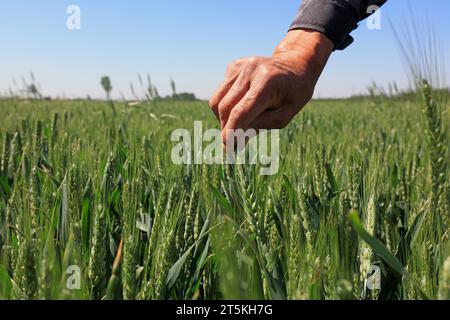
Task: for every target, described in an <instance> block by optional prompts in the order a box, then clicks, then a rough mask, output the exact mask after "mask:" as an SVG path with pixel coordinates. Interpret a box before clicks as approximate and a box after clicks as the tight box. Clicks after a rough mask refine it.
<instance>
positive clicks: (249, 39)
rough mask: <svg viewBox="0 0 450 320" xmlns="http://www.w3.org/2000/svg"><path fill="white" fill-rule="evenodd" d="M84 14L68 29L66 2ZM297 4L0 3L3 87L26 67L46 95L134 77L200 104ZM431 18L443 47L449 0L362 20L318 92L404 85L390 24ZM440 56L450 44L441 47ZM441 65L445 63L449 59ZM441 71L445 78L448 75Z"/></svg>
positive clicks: (413, 2)
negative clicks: (376, 22)
mask: <svg viewBox="0 0 450 320" xmlns="http://www.w3.org/2000/svg"><path fill="white" fill-rule="evenodd" d="M72 4H73V5H78V6H79V7H80V8H81V30H78V31H69V30H68V29H67V28H66V20H67V18H68V15H67V14H66V9H67V7H68V6H69V5H72ZM299 4H300V0H277V1H275V0H246V1H243V0H191V1H187V0H129V1H121V0H108V1H106V0H70V1H65V0H39V1H38V0H8V1H7V0H3V1H1V2H0V53H1V59H0V91H1V92H5V91H6V90H7V89H8V88H9V87H14V80H13V79H16V80H15V81H16V82H17V83H18V86H20V83H21V80H20V79H21V76H25V77H26V78H29V74H30V71H32V72H33V73H34V74H35V76H36V78H37V80H38V82H39V83H40V84H41V90H42V92H43V93H44V94H45V95H52V96H56V95H60V96H63V95H64V96H66V97H85V96H86V95H87V94H89V95H91V96H92V97H103V96H104V94H103V92H102V89H101V87H100V85H99V82H100V80H99V79H100V77H101V76H102V75H104V74H107V75H109V76H110V77H111V80H112V83H113V87H114V89H113V96H114V97H120V94H121V93H122V94H124V95H125V96H127V97H129V96H130V89H129V88H130V86H129V84H130V82H131V81H132V82H134V84H135V86H136V87H138V86H137V83H138V81H137V75H138V74H142V75H146V74H147V73H148V74H150V75H151V77H152V79H153V81H154V83H155V84H156V86H157V87H158V89H159V91H160V92H161V93H162V94H167V93H169V91H170V86H169V80H170V79H171V78H173V79H175V81H176V83H177V87H178V91H189V92H195V93H196V94H197V95H198V96H199V97H201V98H204V99H207V98H208V97H209V96H210V95H211V94H212V92H213V91H214V89H215V88H216V86H217V85H218V84H219V82H220V81H221V80H222V77H223V74H224V71H225V68H226V65H227V64H228V63H229V62H230V61H231V60H234V59H237V58H240V57H243V56H251V55H270V54H271V52H272V50H273V48H274V47H275V46H276V44H277V43H278V42H279V41H280V40H281V39H282V38H283V36H284V35H285V33H286V31H287V29H288V27H289V24H290V23H291V21H292V20H293V18H294V16H295V14H296V11H297V9H298V7H299ZM408 4H409V5H410V6H411V8H412V9H413V12H414V15H415V17H416V18H417V17H418V18H421V19H422V18H425V17H428V18H429V19H431V20H432V21H433V24H434V25H435V27H436V29H437V30H438V32H439V36H440V39H441V41H442V44H443V45H444V46H446V45H447V46H448V43H450V41H449V40H450V19H448V14H449V12H450V1H448V0H427V1H425V0H390V1H388V4H387V5H386V6H385V7H383V11H382V28H381V30H369V29H368V28H367V27H366V25H365V24H362V25H361V27H360V28H359V29H358V30H357V31H355V32H354V33H353V35H354V37H355V43H354V44H353V45H352V46H351V47H349V48H348V49H347V50H345V51H343V52H336V53H334V54H333V56H332V58H331V60H330V62H329V65H328V66H327V69H326V70H325V72H324V75H323V77H322V79H321V80H320V82H319V84H318V86H317V89H316V96H320V97H341V96H348V95H351V94H356V93H361V92H365V91H366V88H367V86H368V85H369V84H370V83H372V82H373V81H375V82H377V83H378V84H386V83H387V82H389V81H396V82H397V83H399V84H400V86H405V85H406V84H407V80H406V76H405V72H404V67H403V65H402V63H401V59H400V55H399V53H398V49H397V46H396V42H395V38H394V36H393V35H392V30H391V28H390V26H389V22H388V19H390V20H391V21H393V23H394V24H396V25H401V24H402V23H403V22H404V21H405V20H408V19H411V17H410V15H409V10H408ZM444 49H445V50H446V52H448V50H449V49H450V48H448V47H446V48H444ZM445 60H446V66H447V71H448V70H449V69H448V66H450V61H449V56H448V55H446V58H445ZM447 74H448V72H447Z"/></svg>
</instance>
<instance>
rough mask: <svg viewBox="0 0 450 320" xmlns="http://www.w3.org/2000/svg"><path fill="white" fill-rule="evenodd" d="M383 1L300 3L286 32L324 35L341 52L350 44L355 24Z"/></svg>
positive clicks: (383, 1) (312, 0) (341, 0)
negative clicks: (303, 31)
mask: <svg viewBox="0 0 450 320" xmlns="http://www.w3.org/2000/svg"><path fill="white" fill-rule="evenodd" d="M386 1H387V0H303V2H302V5H301V7H300V10H299V12H298V14H297V17H296V18H295V20H294V22H293V23H292V25H291V27H290V29H289V30H295V29H312V30H317V31H319V32H321V33H323V34H325V35H326V36H327V37H328V38H330V39H331V41H333V43H334V46H335V49H337V50H342V49H345V48H346V47H347V46H349V45H350V44H351V43H352V42H353V38H352V37H351V36H350V32H352V31H353V30H354V29H356V27H357V26H358V22H360V21H361V20H363V19H365V18H367V17H368V16H370V13H373V12H374V10H371V9H372V6H382V5H383V4H384V3H385V2H386Z"/></svg>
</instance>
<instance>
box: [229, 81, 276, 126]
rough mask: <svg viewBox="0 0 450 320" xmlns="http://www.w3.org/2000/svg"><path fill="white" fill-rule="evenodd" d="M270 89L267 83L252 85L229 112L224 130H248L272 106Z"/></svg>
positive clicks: (260, 82)
mask: <svg viewBox="0 0 450 320" xmlns="http://www.w3.org/2000/svg"><path fill="white" fill-rule="evenodd" d="M272 89H273V88H272V87H271V84H270V83H269V82H267V81H259V82H256V83H255V82H254V83H252V84H251V86H250V89H249V90H248V92H247V93H246V94H245V96H244V97H243V98H242V99H241V100H240V101H239V103H238V104H237V105H236V106H235V107H234V108H233V109H232V110H231V112H230V116H229V117H228V121H227V124H226V126H225V128H224V129H228V130H236V129H243V130H246V129H248V128H249V127H250V124H251V123H252V122H253V121H254V120H255V119H256V118H257V117H258V116H259V115H261V114H262V113H263V112H264V111H265V110H266V109H268V108H270V107H271V106H273V104H274V101H273V96H274V94H273V92H272Z"/></svg>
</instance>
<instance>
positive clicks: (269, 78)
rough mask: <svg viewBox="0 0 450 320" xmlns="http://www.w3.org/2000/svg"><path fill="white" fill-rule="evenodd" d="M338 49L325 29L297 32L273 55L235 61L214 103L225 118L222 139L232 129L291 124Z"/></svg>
mask: <svg viewBox="0 0 450 320" xmlns="http://www.w3.org/2000/svg"><path fill="white" fill-rule="evenodd" d="M333 49H334V45H333V43H332V42H331V40H330V39H328V38H327V37H326V36H325V35H323V34H322V33H320V32H317V31H313V30H293V31H290V32H289V33H288V34H287V35H286V37H285V38H284V39H283V41H282V42H281V43H280V44H279V45H278V46H277V47H276V49H275V51H274V53H273V55H272V56H271V57H251V58H243V59H239V60H237V61H235V62H233V63H231V64H230V65H229V66H228V69H227V72H226V75H225V80H224V81H223V83H222V84H221V86H220V87H219V88H218V89H217V91H216V92H215V94H214V96H213V97H212V98H211V100H210V102H209V104H210V107H211V109H212V110H213V111H214V113H215V114H216V116H217V118H218V119H219V121H220V126H221V129H222V140H223V143H224V144H225V145H226V143H227V136H228V133H227V132H228V130H236V129H243V130H244V131H245V130H247V129H256V130H261V129H281V128H284V127H286V126H287V125H288V124H289V122H290V121H291V120H292V119H293V118H294V117H295V116H296V115H297V114H298V113H299V112H300V111H301V110H302V108H303V107H304V106H305V105H306V104H307V103H308V102H309V100H311V98H312V96H313V93H314V88H315V86H316V83H317V81H318V79H319V77H320V75H321V73H322V71H323V69H324V67H325V65H326V63H327V61H328V58H329V57H330V55H331V53H332V52H333Z"/></svg>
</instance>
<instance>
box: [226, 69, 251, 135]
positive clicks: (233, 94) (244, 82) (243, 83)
mask: <svg viewBox="0 0 450 320" xmlns="http://www.w3.org/2000/svg"><path fill="white" fill-rule="evenodd" d="M248 79H249V78H248V77H247V76H246V75H245V74H244V73H241V74H240V75H239V77H238V78H237V79H236V81H235V82H234V84H233V85H232V87H231V88H230V90H228V92H227V93H226V94H225V96H224V97H223V98H222V100H221V101H220V103H219V120H220V126H221V128H222V129H223V128H224V127H225V125H226V124H227V121H228V118H229V116H230V113H231V110H233V108H234V106H235V105H236V104H238V103H239V101H241V99H242V98H243V97H244V96H245V94H246V93H247V91H248V90H249V87H250V80H248Z"/></svg>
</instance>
